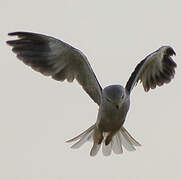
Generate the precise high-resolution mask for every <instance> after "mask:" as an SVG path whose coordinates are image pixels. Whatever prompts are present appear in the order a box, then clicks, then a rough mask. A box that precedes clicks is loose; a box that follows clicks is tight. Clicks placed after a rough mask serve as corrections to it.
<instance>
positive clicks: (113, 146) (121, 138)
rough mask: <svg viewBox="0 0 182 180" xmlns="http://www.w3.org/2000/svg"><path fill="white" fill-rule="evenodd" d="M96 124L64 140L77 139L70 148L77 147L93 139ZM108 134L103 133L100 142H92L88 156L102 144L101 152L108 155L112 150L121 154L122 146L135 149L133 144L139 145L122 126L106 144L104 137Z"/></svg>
mask: <svg viewBox="0 0 182 180" xmlns="http://www.w3.org/2000/svg"><path fill="white" fill-rule="evenodd" d="M95 128H96V124H94V125H93V126H91V127H90V128H88V129H87V130H86V131H84V132H83V133H81V134H80V135H78V136H76V137H75V138H73V139H70V140H68V141H66V142H74V141H77V142H76V143H75V144H73V145H72V146H71V148H74V149H77V148H79V147H81V146H82V145H83V144H84V143H85V142H87V141H93V139H94V138H93V137H94V132H95ZM107 136H108V133H103V137H104V138H103V140H102V143H100V144H98V142H94V144H93V147H92V149H91V151H90V156H95V155H96V154H97V153H98V151H99V149H100V148H101V145H102V153H103V155H104V156H109V155H110V154H111V152H112V151H113V152H114V153H115V154H122V153H123V148H122V146H123V147H124V148H125V149H126V150H128V151H135V150H136V149H135V146H141V145H140V143H139V142H137V141H136V140H135V139H134V138H133V137H132V136H131V135H130V134H129V132H128V131H127V130H126V129H125V128H124V127H122V128H121V129H120V130H119V131H118V132H117V133H116V134H115V135H114V136H113V137H112V140H111V142H110V143H109V144H108V145H106V144H105V139H106V137H107Z"/></svg>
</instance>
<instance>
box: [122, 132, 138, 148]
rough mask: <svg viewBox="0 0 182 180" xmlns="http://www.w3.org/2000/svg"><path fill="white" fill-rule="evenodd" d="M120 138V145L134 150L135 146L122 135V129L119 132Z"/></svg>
mask: <svg viewBox="0 0 182 180" xmlns="http://www.w3.org/2000/svg"><path fill="white" fill-rule="evenodd" d="M119 135H120V138H121V142H122V145H123V146H124V147H125V149H126V150H128V151H135V150H136V149H135V147H134V146H133V144H132V143H131V142H130V141H128V140H127V138H126V137H125V136H124V135H123V133H122V131H120V132H119Z"/></svg>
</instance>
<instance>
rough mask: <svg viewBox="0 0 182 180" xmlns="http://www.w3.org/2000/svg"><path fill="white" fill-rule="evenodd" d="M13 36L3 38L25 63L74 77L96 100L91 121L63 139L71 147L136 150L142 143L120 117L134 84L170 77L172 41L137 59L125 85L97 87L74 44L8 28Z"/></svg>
mask: <svg viewBox="0 0 182 180" xmlns="http://www.w3.org/2000/svg"><path fill="white" fill-rule="evenodd" d="M8 35H9V36H15V37H16V39H14V40H9V41H7V44H8V45H10V46H11V47H12V51H13V52H14V53H15V54H16V56H17V58H18V59H20V60H21V61H22V62H23V63H24V64H26V65H28V66H30V67H31V68H32V69H33V70H35V71H38V72H40V73H41V74H43V75H45V76H50V77H52V78H53V79H55V80H57V81H61V82H62V81H64V80H67V81H68V82H73V80H74V79H76V80H77V81H78V83H79V84H80V85H81V86H82V88H83V89H84V90H85V92H86V93H87V94H88V95H89V96H90V98H91V99H92V100H93V101H94V102H95V103H96V104H97V105H98V114H97V119H96V122H95V123H94V124H93V125H92V126H91V127H89V128H88V129H87V130H85V131H84V132H82V133H81V134H79V135H78V136H76V137H74V138H72V139H70V140H68V141H66V142H68V143H73V142H74V144H73V145H72V146H71V148H73V149H77V148H79V147H81V146H82V145H83V144H84V143H86V142H87V141H91V142H93V146H92V148H91V150H90V156H95V155H96V154H97V153H98V151H99V150H100V148H101V147H102V153H103V155H104V156H109V155H110V154H111V153H112V152H114V153H115V154H122V153H123V147H124V148H125V149H126V150H128V151H135V150H136V147H137V146H141V144H140V143H139V142H138V141H137V140H135V139H134V138H133V137H132V135H130V133H129V132H128V131H127V130H126V129H125V127H124V122H125V119H126V115H127V112H128V110H129V107H130V95H131V92H132V90H133V88H134V87H135V86H136V85H137V84H139V82H140V83H141V84H142V85H143V89H144V91H145V92H148V91H149V90H150V89H155V88H156V87H157V86H162V85H164V84H167V83H169V82H170V81H171V80H172V79H173V78H174V75H175V68H176V67H177V64H176V63H175V61H174V60H173V59H172V56H174V55H176V53H175V51H174V49H173V48H172V47H171V46H168V45H164V46H161V47H160V48H158V49H157V50H156V51H154V52H152V53H151V54H149V55H148V56H146V57H145V58H144V59H143V60H141V61H140V62H139V63H138V64H137V65H136V67H135V69H134V71H133V72H132V73H131V75H130V77H129V79H128V81H127V83H126V85H125V86H122V85H118V84H116V85H109V86H107V87H105V88H102V87H101V85H100V84H99V81H98V80H97V78H96V75H95V73H94V71H93V69H92V67H91V65H90V63H89V61H88V59H87V57H86V55H84V54H83V53H82V52H81V51H80V50H78V49H77V48H75V47H73V46H71V45H69V44H67V43H66V42H63V41H62V40H59V39H56V38H54V37H51V36H47V35H43V34H38V33H33V32H21V31H19V32H11V33H9V34H8Z"/></svg>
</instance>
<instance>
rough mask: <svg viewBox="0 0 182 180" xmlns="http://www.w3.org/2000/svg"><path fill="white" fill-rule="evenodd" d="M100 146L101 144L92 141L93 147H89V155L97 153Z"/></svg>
mask: <svg viewBox="0 0 182 180" xmlns="http://www.w3.org/2000/svg"><path fill="white" fill-rule="evenodd" d="M100 147H101V144H97V143H94V145H93V147H92V149H91V151H90V156H95V155H97V153H98V151H99V149H100Z"/></svg>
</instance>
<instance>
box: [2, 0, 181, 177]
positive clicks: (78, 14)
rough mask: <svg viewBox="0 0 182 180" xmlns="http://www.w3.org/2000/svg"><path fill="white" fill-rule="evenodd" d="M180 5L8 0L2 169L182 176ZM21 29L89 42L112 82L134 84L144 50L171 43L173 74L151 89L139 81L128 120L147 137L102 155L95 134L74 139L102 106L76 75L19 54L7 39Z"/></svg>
mask: <svg viewBox="0 0 182 180" xmlns="http://www.w3.org/2000/svg"><path fill="white" fill-rule="evenodd" d="M181 7H182V3H181V1H179V0H173V1H168V0H166V1H163V0H156V1H155V0H153V1H146V0H140V1H135V0H134V1H121V0H120V1H119V0H118V1H106V0H99V1H98V0H92V1H88V0H58V1H54V0H52V1H45V0H44V1H42V0H40V1H37V0H31V1H25V0H16V1H12V0H11V1H10V0H4V1H2V2H1V6H0V19H1V28H0V32H1V38H0V41H1V43H0V49H1V53H0V57H1V61H0V66H1V70H0V84H1V85H0V87H1V88H0V89H1V90H0V91H1V93H0V106H1V107H0V108H1V113H0V179H2V180H72V179H78V180H82V179H88V180H93V179H105V180H110V179H113V180H120V179H123V180H146V179H147V180H153V179H161V180H162V179H165V180H171V179H174V180H178V179H181V178H182V171H181V162H182V158H181V152H182V141H181V138H182V132H181V126H182V123H181V121H182V120H181V91H182V84H181V80H182V79H181V77H182V73H181V59H182V55H181V50H182V41H181V32H182V21H181V18H182V12H181ZM19 30H21V31H32V32H39V33H44V34H47V35H51V36H54V37H57V38H59V39H62V40H64V41H66V42H68V43H70V44H71V45H73V46H75V47H77V48H79V49H80V50H82V51H83V52H84V53H85V54H86V55H87V57H88V59H89V61H90V63H91V65H92V67H93V69H94V71H95V73H96V75H97V78H98V79H99V82H100V83H101V85H102V86H103V87H105V86H107V85H110V84H122V85H125V83H126V81H127V80H128V78H129V76H130V74H131V73H132V71H133V70H134V68H135V66H136V64H137V63H138V62H139V61H140V60H142V59H143V58H144V57H145V56H146V55H148V54H149V53H151V52H153V51H155V50H156V49H158V48H159V47H160V46H162V45H171V46H172V47H173V48H174V49H175V51H176V53H177V56H176V57H175V61H176V62H177V64H178V68H177V72H176V76H175V78H174V80H173V81H172V82H171V83H170V84H168V85H165V86H163V87H161V88H156V89H155V90H152V91H150V92H148V93H145V92H144V90H143V88H142V86H140V85H139V86H137V87H136V88H135V89H134V90H133V92H132V96H131V106H130V111H129V113H128V116H127V120H126V122H125V127H126V128H127V129H128V131H129V132H130V133H131V134H132V135H133V136H134V137H135V138H136V139H137V140H138V141H139V142H140V143H141V144H142V145H143V146H141V147H139V148H137V151H135V152H126V151H125V152H124V153H123V154H122V155H114V154H112V155H111V156H110V157H103V155H102V153H101V152H99V154H98V155H97V156H96V157H95V158H91V157H90V156H89V151H90V148H91V146H92V144H91V143H86V144H85V145H84V146H83V147H82V148H80V149H78V150H72V149H70V144H66V143H65V141H66V140H67V139H69V138H72V137H74V136H76V135H78V134H79V133H80V132H82V131H83V130H85V129H87V128H88V127H89V126H91V125H92V124H93V123H94V122H95V121H96V116H97V110H98V107H97V105H96V104H94V103H93V102H92V100H91V99H90V98H89V97H88V96H87V94H86V93H85V92H84V91H83V90H82V89H81V87H80V86H79V85H78V84H77V83H76V82H74V83H72V84H69V83H67V82H64V83H60V82H57V81H53V80H51V78H47V77H44V76H42V75H41V74H39V73H37V72H34V71H33V70H32V69H31V68H29V67H27V66H25V65H24V64H23V63H21V62H20V61H18V60H17V58H16V57H15V55H14V54H13V53H12V52H11V49H10V47H8V46H7V45H6V43H5V41H6V40H9V39H11V38H10V37H8V36H7V33H8V32H12V31H19Z"/></svg>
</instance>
